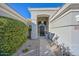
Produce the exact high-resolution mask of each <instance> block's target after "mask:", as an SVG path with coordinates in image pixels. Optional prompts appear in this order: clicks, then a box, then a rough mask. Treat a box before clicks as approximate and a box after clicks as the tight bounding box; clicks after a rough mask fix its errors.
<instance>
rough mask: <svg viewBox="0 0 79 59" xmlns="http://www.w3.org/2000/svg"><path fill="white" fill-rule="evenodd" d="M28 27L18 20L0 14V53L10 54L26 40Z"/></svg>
mask: <svg viewBox="0 0 79 59" xmlns="http://www.w3.org/2000/svg"><path fill="white" fill-rule="evenodd" d="M27 31H28V27H27V26H26V25H25V24H24V23H23V22H20V21H18V20H14V19H11V18H8V17H3V16H0V55H5V56H6V55H12V54H13V53H15V52H16V51H17V50H18V48H19V47H20V46H21V45H22V44H23V43H24V42H25V41H26V40H27Z"/></svg>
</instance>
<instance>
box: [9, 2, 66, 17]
mask: <svg viewBox="0 0 79 59" xmlns="http://www.w3.org/2000/svg"><path fill="white" fill-rule="evenodd" d="M8 5H9V7H11V8H12V9H14V10H15V11H16V12H18V13H19V14H20V15H22V16H23V17H25V18H30V17H31V15H30V13H29V11H28V8H29V7H30V8H53V7H62V6H63V5H64V3H9V4H8Z"/></svg>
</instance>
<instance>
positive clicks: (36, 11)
mask: <svg viewBox="0 0 79 59" xmlns="http://www.w3.org/2000/svg"><path fill="white" fill-rule="evenodd" d="M57 10H58V9H53V8H31V9H29V11H30V14H31V19H32V39H37V38H38V28H37V16H38V15H48V16H49V19H50V17H52V16H53V15H54V14H55V13H56V12H57Z"/></svg>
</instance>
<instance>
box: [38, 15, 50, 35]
mask: <svg viewBox="0 0 79 59" xmlns="http://www.w3.org/2000/svg"><path fill="white" fill-rule="evenodd" d="M48 26H49V16H48V15H38V16H37V29H38V36H46V33H47V32H48Z"/></svg>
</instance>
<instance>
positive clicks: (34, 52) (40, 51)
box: [14, 38, 54, 56]
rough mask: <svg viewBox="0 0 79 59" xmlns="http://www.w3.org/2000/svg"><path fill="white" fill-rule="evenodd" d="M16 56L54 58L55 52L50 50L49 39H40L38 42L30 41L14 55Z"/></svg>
mask: <svg viewBox="0 0 79 59" xmlns="http://www.w3.org/2000/svg"><path fill="white" fill-rule="evenodd" d="M26 48H28V49H29V51H28V52H26V53H23V52H22V51H23V50H24V49H26ZM14 55H15V56H53V55H54V54H53V52H52V51H51V50H50V47H49V44H48V41H47V39H45V38H39V39H36V40H28V41H27V42H25V43H24V44H23V45H22V46H21V47H20V48H19V50H18V51H17V52H16V53H15V54H14Z"/></svg>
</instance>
